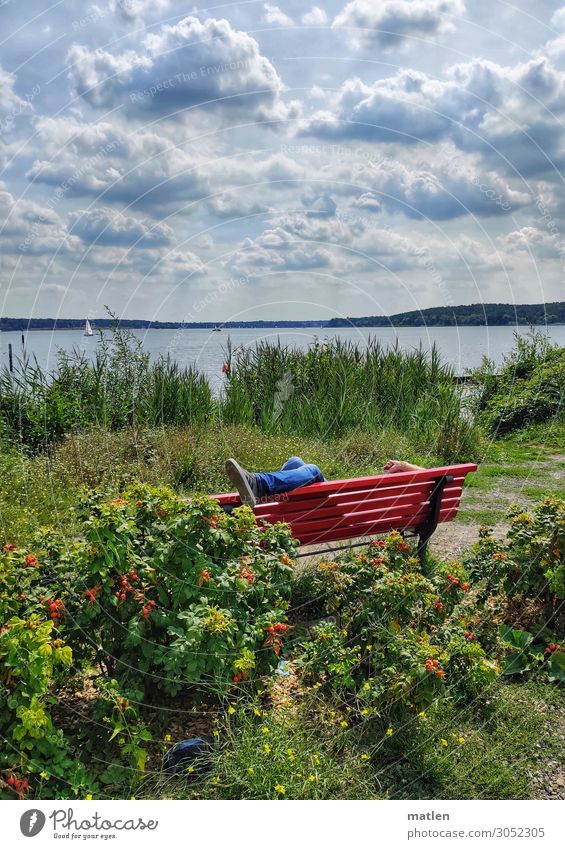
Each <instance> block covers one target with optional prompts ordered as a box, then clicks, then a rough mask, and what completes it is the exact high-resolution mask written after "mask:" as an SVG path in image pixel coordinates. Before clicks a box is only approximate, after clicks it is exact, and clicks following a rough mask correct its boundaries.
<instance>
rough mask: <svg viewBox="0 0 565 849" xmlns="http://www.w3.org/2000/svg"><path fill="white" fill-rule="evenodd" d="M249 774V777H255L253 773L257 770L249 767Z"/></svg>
mask: <svg viewBox="0 0 565 849" xmlns="http://www.w3.org/2000/svg"><path fill="white" fill-rule="evenodd" d="M247 772H248V773H249V775H253V773H254V772H255V770H254V769H253V767H252V766H248V767H247Z"/></svg>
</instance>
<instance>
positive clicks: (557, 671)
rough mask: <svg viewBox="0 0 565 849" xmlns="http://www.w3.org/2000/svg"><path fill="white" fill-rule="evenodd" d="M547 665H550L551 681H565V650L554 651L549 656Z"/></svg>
mask: <svg viewBox="0 0 565 849" xmlns="http://www.w3.org/2000/svg"><path fill="white" fill-rule="evenodd" d="M547 665H548V667H549V680H550V681H565V652H562V651H556V652H554V654H552V655H551V657H550V658H549V660H548V662H547Z"/></svg>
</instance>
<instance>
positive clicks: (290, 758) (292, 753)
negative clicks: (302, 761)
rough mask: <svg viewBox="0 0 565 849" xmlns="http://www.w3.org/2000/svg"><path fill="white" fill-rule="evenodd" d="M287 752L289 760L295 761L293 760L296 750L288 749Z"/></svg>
mask: <svg viewBox="0 0 565 849" xmlns="http://www.w3.org/2000/svg"><path fill="white" fill-rule="evenodd" d="M287 754H288V759H289V761H293V760H294V751H293V749H287Z"/></svg>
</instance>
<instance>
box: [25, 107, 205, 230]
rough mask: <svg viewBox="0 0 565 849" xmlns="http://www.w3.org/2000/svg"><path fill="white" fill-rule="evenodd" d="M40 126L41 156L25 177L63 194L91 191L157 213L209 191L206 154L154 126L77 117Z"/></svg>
mask: <svg viewBox="0 0 565 849" xmlns="http://www.w3.org/2000/svg"><path fill="white" fill-rule="evenodd" d="M36 129H37V151H38V152H41V154H42V158H41V159H37V160H36V161H35V162H34V163H33V165H32V166H31V168H30V169H29V171H28V172H27V177H28V179H29V180H33V181H34V182H39V183H46V184H47V185H50V186H53V187H55V190H56V191H57V190H58V191H61V192H62V193H63V194H64V196H65V197H84V196H92V197H96V198H102V200H103V201H104V202H105V203H108V202H115V203H120V204H133V205H136V206H140V207H144V208H147V209H148V211H150V212H152V213H153V214H159V212H160V211H161V210H162V209H163V208H165V207H168V206H170V205H172V204H176V205H178V203H179V202H180V201H182V202H183V203H187V202H190V201H192V200H194V199H197V198H200V197H202V196H204V195H205V194H207V191H208V188H207V178H206V177H203V176H202V171H201V168H200V167H199V166H200V165H201V164H202V159H201V158H197V157H196V156H195V155H194V154H193V153H190V152H188V151H186V150H185V149H184V147H177V146H176V145H175V144H174V143H173V142H171V141H170V140H169V139H168V138H166V137H164V136H162V135H159V134H158V133H156V132H152V131H142V130H139V131H137V132H134V133H128V132H127V131H126V130H125V129H121V128H120V127H119V126H117V125H115V124H110V123H107V122H104V121H102V122H100V123H97V124H87V123H83V122H81V121H77V120H76V119H74V118H41V119H40V120H38V121H37V124H36Z"/></svg>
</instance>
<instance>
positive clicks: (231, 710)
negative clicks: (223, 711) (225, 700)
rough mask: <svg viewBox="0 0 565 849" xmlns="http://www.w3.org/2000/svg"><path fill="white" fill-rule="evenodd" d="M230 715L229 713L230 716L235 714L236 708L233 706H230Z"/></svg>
mask: <svg viewBox="0 0 565 849" xmlns="http://www.w3.org/2000/svg"><path fill="white" fill-rule="evenodd" d="M228 713H229V715H230V716H232V715H233V714H234V713H235V708H234V706H233V705H230V706H229V708H228Z"/></svg>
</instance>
